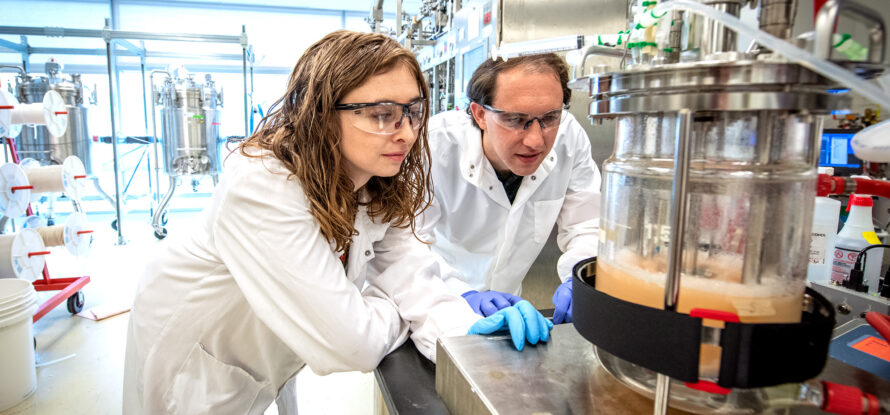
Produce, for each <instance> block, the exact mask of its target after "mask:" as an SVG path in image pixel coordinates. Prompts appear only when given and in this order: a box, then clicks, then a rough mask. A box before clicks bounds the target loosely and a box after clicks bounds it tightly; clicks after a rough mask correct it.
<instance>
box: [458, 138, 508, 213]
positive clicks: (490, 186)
mask: <svg viewBox="0 0 890 415" xmlns="http://www.w3.org/2000/svg"><path fill="white" fill-rule="evenodd" d="M460 148H461V154H460V162H459V163H460V175H461V177H463V178H464V180H466V181H467V182H468V183H470V184H472V185H473V186H476V187H478V188H479V189H480V190H482V191H483V192H484V193H485V194H486V195H488V197H490V198H491V199H492V200H493V201H494V202H495V203H497V204H498V205H501V206H502V207H504V208H505V209H507V210H509V209H510V200H509V199H507V193H506V192H504V186H503V185H502V184H501V181H500V180H498V176H497V175H496V174H495V172H494V167H493V166H492V165H491V162H489V161H488V158H486V157H485V152H484V151H483V150H482V130H480V129H479V128H478V127H473V128H469V129H468V130H467V132H466V135H464V137H463V140H462V142H461V144H460Z"/></svg>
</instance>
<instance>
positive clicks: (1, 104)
mask: <svg viewBox="0 0 890 415" xmlns="http://www.w3.org/2000/svg"><path fill="white" fill-rule="evenodd" d="M17 105H19V101H18V100H17V99H15V97H14V96H13V95H12V94H11V93H9V92H7V91H3V90H0V137H18V136H19V133H21V132H22V125H21V124H13V123H12V110H13V109H14V108H15V107H16V106H17Z"/></svg>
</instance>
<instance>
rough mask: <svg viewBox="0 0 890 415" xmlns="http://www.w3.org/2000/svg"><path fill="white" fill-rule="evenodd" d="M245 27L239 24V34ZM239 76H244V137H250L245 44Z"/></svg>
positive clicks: (242, 50) (242, 48)
mask: <svg viewBox="0 0 890 415" xmlns="http://www.w3.org/2000/svg"><path fill="white" fill-rule="evenodd" d="M244 33H245V27H244V25H241V34H242V35H244ZM241 76H242V77H243V78H244V138H245V139H247V138H248V137H250V127H251V125H250V111H251V109H250V108H248V106H247V45H244V44H242V45H241Z"/></svg>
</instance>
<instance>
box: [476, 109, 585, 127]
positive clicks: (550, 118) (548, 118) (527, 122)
mask: <svg viewBox="0 0 890 415" xmlns="http://www.w3.org/2000/svg"><path fill="white" fill-rule="evenodd" d="M481 105H482V108H485V110H486V111H489V112H491V113H492V115H493V117H492V118H493V119H494V122H496V123H497V124H498V125H500V126H501V127H504V128H506V129H508V130H514V131H523V130H527V129H528V128H529V127H531V126H532V123H533V122H535V121H538V124H540V125H541V130H545V131H546V130H551V129H554V128H557V127H559V121H560V120H561V119H562V112H563V111H565V110H568V109H569V106H568V105H563V106H562V107H560V108H557V109H554V110H550V111H547V112H545V113H543V114H541V115H538V116H534V117H533V116H531V115H528V114H523V113H521V112H508V111H505V110H502V109H498V108H494V107H492V106H490V105H485V104H481Z"/></svg>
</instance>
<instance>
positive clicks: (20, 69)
mask: <svg viewBox="0 0 890 415" xmlns="http://www.w3.org/2000/svg"><path fill="white" fill-rule="evenodd" d="M0 68H9V69H18V71H19V72H20V73H21V77H22V79H25V78H27V77H28V73H27V72H25V68H23V67H21V66H18V65H0Z"/></svg>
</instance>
